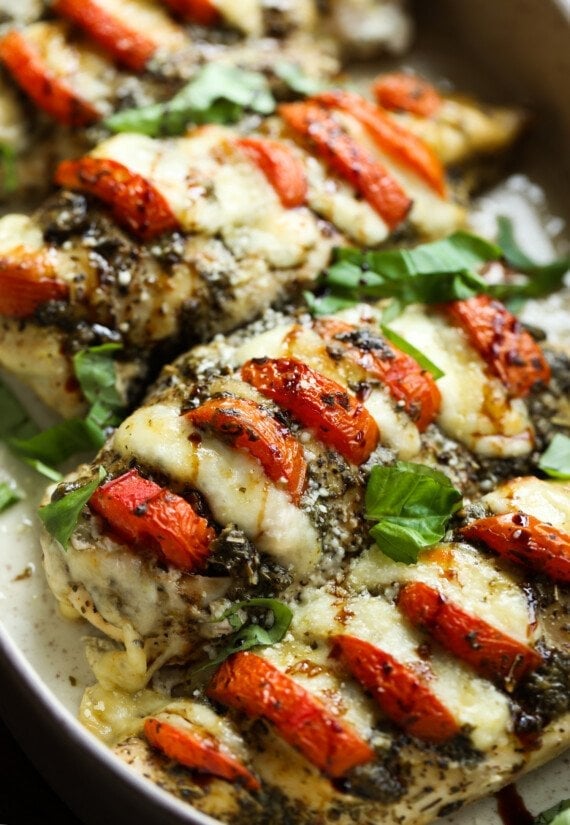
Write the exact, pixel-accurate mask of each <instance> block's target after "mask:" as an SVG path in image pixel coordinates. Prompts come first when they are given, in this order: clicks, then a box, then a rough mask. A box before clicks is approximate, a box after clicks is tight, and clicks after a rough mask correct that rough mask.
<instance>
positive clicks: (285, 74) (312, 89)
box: [273, 60, 326, 95]
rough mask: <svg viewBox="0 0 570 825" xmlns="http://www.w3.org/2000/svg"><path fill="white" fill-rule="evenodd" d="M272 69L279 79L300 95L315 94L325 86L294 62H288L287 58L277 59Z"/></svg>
mask: <svg viewBox="0 0 570 825" xmlns="http://www.w3.org/2000/svg"><path fill="white" fill-rule="evenodd" d="M273 71H274V73H275V75H276V76H277V77H278V78H279V80H282V81H283V82H284V83H286V84H287V86H288V87H289V88H290V89H291V90H292V91H293V92H297V93H298V94H300V95H315V94H317V92H322V90H323V89H325V88H326V86H325V84H324V83H322V81H320V80H317V79H316V78H315V77H311V76H310V75H308V74H305V72H304V71H303V70H302V69H300V68H299V66H298V65H297V64H296V63H290V62H289V61H288V60H279V61H278V62H277V63H276V64H275V67H274V69H273Z"/></svg>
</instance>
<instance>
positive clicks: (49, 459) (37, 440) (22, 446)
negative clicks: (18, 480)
mask: <svg viewBox="0 0 570 825" xmlns="http://www.w3.org/2000/svg"><path fill="white" fill-rule="evenodd" d="M104 441H105V436H104V434H103V433H102V432H101V430H100V429H99V427H97V426H96V425H94V424H93V423H91V422H90V421H89V420H88V419H82V418H74V419H71V420H70V421H62V422H61V423H60V424H55V425H54V426H53V427H49V428H48V429H47V430H43V431H42V432H41V433H38V434H37V435H33V436H32V437H31V438H27V439H24V438H11V439H9V440H8V444H9V446H10V447H11V448H12V449H13V450H14V452H15V453H17V454H18V455H19V456H22V457H24V458H31V459H34V460H37V461H41V462H42V463H44V464H52V465H53V464H61V462H62V461H65V460H66V459H68V458H71V456H72V455H75V453H82V452H87V451H89V450H92V449H93V447H97V448H99V447H102V446H103V443H104Z"/></svg>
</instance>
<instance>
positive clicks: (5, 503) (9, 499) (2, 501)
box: [0, 481, 24, 513]
mask: <svg viewBox="0 0 570 825" xmlns="http://www.w3.org/2000/svg"><path fill="white" fill-rule="evenodd" d="M23 497H24V494H23V493H22V492H20V490H18V488H17V487H14V485H12V484H8V482H7V481H0V513H2V512H4V510H7V509H8V508H9V507H11V506H12V505H13V504H16V502H17V501H21V499H22V498H23Z"/></svg>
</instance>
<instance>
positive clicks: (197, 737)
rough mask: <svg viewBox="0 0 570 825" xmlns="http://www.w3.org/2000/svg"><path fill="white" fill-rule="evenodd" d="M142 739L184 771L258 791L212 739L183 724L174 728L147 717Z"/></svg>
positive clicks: (236, 761) (243, 769)
mask: <svg viewBox="0 0 570 825" xmlns="http://www.w3.org/2000/svg"><path fill="white" fill-rule="evenodd" d="M171 716H172V715H170V716H169V717H168V718H169V719H171ZM144 735H145V736H146V738H147V740H148V741H149V743H150V744H151V745H152V746H153V747H155V748H157V749H158V750H160V751H162V753H164V754H165V755H166V756H168V757H169V759H174V760H175V761H176V762H179V763H180V764H181V765H184V766H185V767H186V768H190V769H192V770H195V771H199V772H200V773H207V774H211V775H212V776H219V777H221V778H222V779H227V780H228V782H241V783H242V784H243V785H244V786H245V787H246V788H247V789H248V790H249V791H258V790H259V789H260V787H261V783H260V782H259V780H258V779H257V778H256V777H255V776H254V775H253V774H252V773H251V771H248V769H247V768H246V767H245V765H242V763H241V762H240V761H239V759H237V758H236V757H235V756H232V754H230V753H227V752H225V751H224V750H223V749H222V747H221V746H220V743H219V742H218V741H217V740H216V739H215V738H214V737H213V736H210V735H208V734H206V733H205V732H203V731H201V730H200V729H198V728H195V727H194V726H192V725H191V724H190V723H189V722H186V720H183V722H182V724H181V725H178V724H176V723H175V722H173V721H172V720H171V721H168V720H167V719H165V718H164V717H162V716H158V717H155V716H151V717H150V718H148V719H145V723H144Z"/></svg>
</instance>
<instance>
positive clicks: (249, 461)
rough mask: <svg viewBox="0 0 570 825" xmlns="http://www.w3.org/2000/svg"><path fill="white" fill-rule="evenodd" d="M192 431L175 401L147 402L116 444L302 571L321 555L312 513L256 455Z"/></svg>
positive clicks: (124, 427)
mask: <svg viewBox="0 0 570 825" xmlns="http://www.w3.org/2000/svg"><path fill="white" fill-rule="evenodd" d="M192 432H193V430H192V427H191V425H190V424H189V422H188V421H187V420H186V419H185V418H184V417H183V416H181V415H180V412H179V410H178V409H177V408H176V407H173V406H167V405H165V404H157V405H153V406H148V407H142V408H141V409H139V410H137V411H136V412H135V413H134V414H133V415H132V416H130V418H128V419H127V420H126V421H124V422H123V423H122V424H121V426H120V427H119V429H118V430H117V432H116V433H115V436H114V442H113V444H114V447H115V449H116V450H117V451H118V452H119V453H121V454H122V455H126V456H133V455H134V456H137V457H138V458H139V459H140V460H141V461H143V462H144V463H146V464H148V465H150V466H151V467H155V468H156V469H158V470H161V471H162V472H164V473H166V474H167V475H168V476H170V477H171V478H173V479H175V480H176V481H178V482H183V483H188V484H191V485H192V486H193V487H195V488H196V489H198V490H199V491H200V492H201V493H202V494H203V495H204V497H205V498H206V500H207V501H208V504H209V506H210V508H211V510H212V513H213V515H214V517H215V518H216V520H217V521H218V522H220V523H221V524H223V525H225V524H230V523H233V524H237V525H238V527H240V528H241V529H242V530H243V531H244V532H245V534H246V535H247V536H248V537H249V538H250V539H251V540H252V541H254V542H255V543H256V545H257V546H258V547H259V549H260V550H262V551H264V552H266V553H268V554H269V555H271V556H273V558H275V559H277V560H278V561H279V562H280V563H281V564H283V565H284V566H286V567H292V568H293V569H294V571H295V572H296V573H297V574H298V575H300V576H302V575H305V574H307V573H309V572H310V571H311V570H312V569H313V568H314V566H315V565H316V564H317V562H318V559H319V556H320V546H319V540H318V535H317V532H316V530H315V528H314V527H313V526H312V524H311V521H310V519H309V517H308V515H307V514H306V513H305V512H303V511H302V510H300V509H299V508H297V507H295V506H294V504H293V503H292V502H291V500H290V498H289V496H288V495H287V493H286V492H284V491H283V490H281V489H279V488H278V487H277V486H276V485H275V484H273V483H272V482H271V481H269V479H268V478H267V477H266V475H265V473H264V471H263V468H262V467H261V465H260V464H259V463H258V462H257V461H256V460H255V459H254V458H252V457H251V456H249V455H248V454H247V453H245V452H241V451H240V450H234V449H232V448H231V447H227V446H226V445H225V444H223V443H221V442H220V441H217V440H216V439H214V438H205V437H202V440H201V442H200V443H199V444H195V443H193V442H192V441H189V440H188V439H189V436H190V435H191V434H192Z"/></svg>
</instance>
